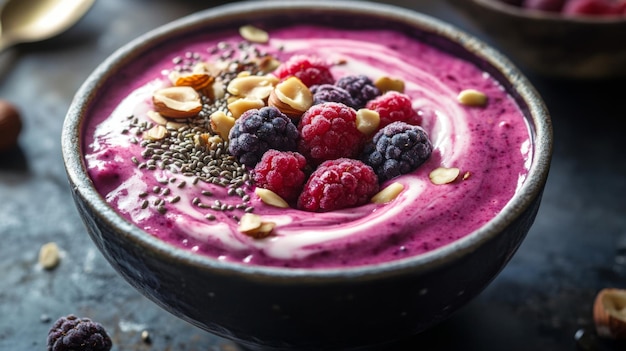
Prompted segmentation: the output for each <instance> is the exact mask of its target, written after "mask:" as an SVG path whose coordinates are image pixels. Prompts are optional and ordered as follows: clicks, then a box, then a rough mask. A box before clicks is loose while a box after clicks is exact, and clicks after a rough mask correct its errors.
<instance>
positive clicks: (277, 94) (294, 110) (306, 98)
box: [268, 77, 313, 118]
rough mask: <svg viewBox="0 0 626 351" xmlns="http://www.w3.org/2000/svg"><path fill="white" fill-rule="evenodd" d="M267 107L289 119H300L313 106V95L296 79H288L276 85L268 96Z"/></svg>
mask: <svg viewBox="0 0 626 351" xmlns="http://www.w3.org/2000/svg"><path fill="white" fill-rule="evenodd" d="M268 105H270V106H274V107H276V108H277V109H279V110H280V111H281V112H282V113H284V114H286V115H287V116H289V117H292V118H297V117H300V116H301V115H302V114H303V113H304V112H305V111H306V110H308V109H309V108H310V107H311V106H312V105H313V94H311V91H310V90H309V88H308V87H307V86H306V85H305V84H304V83H302V81H301V80H300V79H298V78H296V77H289V78H287V79H285V80H284V81H283V82H281V83H279V84H278V85H276V88H275V89H274V90H273V91H272V93H271V94H270V97H269V100H268Z"/></svg>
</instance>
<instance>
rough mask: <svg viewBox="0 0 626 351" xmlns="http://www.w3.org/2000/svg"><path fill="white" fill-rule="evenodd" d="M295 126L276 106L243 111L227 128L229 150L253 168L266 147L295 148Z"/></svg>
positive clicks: (296, 130)
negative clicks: (231, 125) (228, 129)
mask: <svg viewBox="0 0 626 351" xmlns="http://www.w3.org/2000/svg"><path fill="white" fill-rule="evenodd" d="M297 141H298V129H297V127H296V125H295V124H293V122H292V121H291V119H290V118H289V117H287V116H286V115H285V114H284V113H282V112H280V110H278V109H277V108H275V107H263V108H261V109H252V110H248V111H246V112H244V113H243V114H242V115H241V117H239V118H238V119H237V121H236V122H235V125H234V126H233V128H232V129H231V130H230V134H229V145H228V151H229V152H230V154H231V155H233V156H235V157H236V158H237V159H238V160H239V162H240V163H242V164H244V165H246V166H247V167H249V168H253V167H254V166H255V165H256V164H257V163H258V162H259V161H260V160H261V157H263V154H264V153H265V152H266V151H267V150H269V149H275V150H280V151H295V150H296V147H297Z"/></svg>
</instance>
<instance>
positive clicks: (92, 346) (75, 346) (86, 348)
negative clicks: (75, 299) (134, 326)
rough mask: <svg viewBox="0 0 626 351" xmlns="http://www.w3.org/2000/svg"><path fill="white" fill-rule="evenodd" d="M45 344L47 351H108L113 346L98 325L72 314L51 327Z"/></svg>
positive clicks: (102, 328) (101, 327) (104, 331)
mask: <svg viewBox="0 0 626 351" xmlns="http://www.w3.org/2000/svg"><path fill="white" fill-rule="evenodd" d="M47 344H48V351H109V350H110V349H111V347H112V346H113V342H112V341H111V338H110V337H109V335H108V334H107V332H106V330H105V329H104V327H103V326H102V325H101V324H100V323H97V322H94V321H92V320H91V319H89V318H78V317H77V316H75V315H73V314H70V315H68V316H65V317H61V318H59V319H58V320H57V321H56V322H55V323H54V324H53V325H52V327H51V328H50V331H49V332H48V340H47Z"/></svg>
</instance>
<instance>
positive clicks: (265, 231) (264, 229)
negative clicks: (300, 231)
mask: <svg viewBox="0 0 626 351" xmlns="http://www.w3.org/2000/svg"><path fill="white" fill-rule="evenodd" d="M274 227H276V223H274V222H265V221H263V219H262V217H261V216H259V215H256V214H253V213H246V214H244V215H243V216H242V217H241V219H240V220H239V228H238V230H239V231H240V232H241V233H244V234H246V235H248V236H250V237H253V238H255V239H262V238H265V237H267V236H269V235H270V234H271V233H272V231H273V230H274Z"/></svg>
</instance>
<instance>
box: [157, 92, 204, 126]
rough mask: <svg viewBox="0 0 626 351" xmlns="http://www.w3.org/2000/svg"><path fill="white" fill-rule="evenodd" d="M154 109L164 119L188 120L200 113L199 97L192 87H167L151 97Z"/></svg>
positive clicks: (200, 103) (200, 102)
mask: <svg viewBox="0 0 626 351" xmlns="http://www.w3.org/2000/svg"><path fill="white" fill-rule="evenodd" d="M152 102H153V103H154V109H155V110H156V112H158V113H160V114H161V115H162V116H164V117H169V118H189V117H194V116H196V115H197V114H198V113H200V111H202V101H201V100H200V95H199V94H198V92H197V91H195V90H194V89H193V88H192V87H185V86H181V87H168V88H162V89H159V90H157V91H155V92H154V94H153V95H152Z"/></svg>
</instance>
